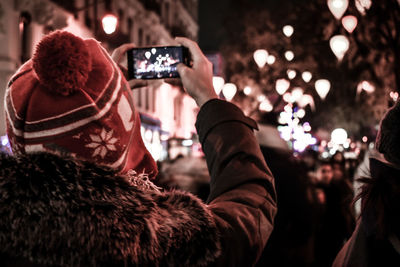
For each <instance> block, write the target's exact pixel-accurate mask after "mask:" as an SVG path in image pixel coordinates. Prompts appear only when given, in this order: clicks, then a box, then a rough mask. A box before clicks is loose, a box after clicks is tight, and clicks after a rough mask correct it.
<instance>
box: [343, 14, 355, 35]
mask: <svg viewBox="0 0 400 267" xmlns="http://www.w3.org/2000/svg"><path fill="white" fill-rule="evenodd" d="M357 22H358V21H357V17H356V16H353V15H348V16H345V17H343V18H342V25H343V27H344V28H345V29H346V31H347V32H348V33H352V32H353V31H354V29H355V28H356V27H357Z"/></svg>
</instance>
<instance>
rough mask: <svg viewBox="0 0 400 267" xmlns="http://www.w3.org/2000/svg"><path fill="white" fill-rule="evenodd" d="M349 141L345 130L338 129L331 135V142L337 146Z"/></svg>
mask: <svg viewBox="0 0 400 267" xmlns="http://www.w3.org/2000/svg"><path fill="white" fill-rule="evenodd" d="M346 141H347V132H346V130H345V129H343V128H337V129H335V130H333V131H332V133H331V142H332V143H334V144H336V145H343V144H344V143H345V142H346Z"/></svg>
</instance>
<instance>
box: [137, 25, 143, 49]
mask: <svg viewBox="0 0 400 267" xmlns="http://www.w3.org/2000/svg"><path fill="white" fill-rule="evenodd" d="M138 45H139V46H141V45H143V29H142V28H140V29H139V31H138Z"/></svg>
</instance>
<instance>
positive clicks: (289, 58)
mask: <svg viewBox="0 0 400 267" xmlns="http://www.w3.org/2000/svg"><path fill="white" fill-rule="evenodd" d="M285 58H286V59H287V61H292V60H293V58H294V53H293V51H290V50H289V51H286V52H285Z"/></svg>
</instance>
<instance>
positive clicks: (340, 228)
mask: <svg viewBox="0 0 400 267" xmlns="http://www.w3.org/2000/svg"><path fill="white" fill-rule="evenodd" d="M341 170H342V169H341V168H340V166H339V169H336V170H335V169H334V168H333V166H332V163H331V162H330V161H321V163H320V165H319V167H318V169H317V179H318V183H317V188H318V189H319V190H321V191H319V199H320V200H321V201H322V202H321V204H322V210H323V211H322V213H321V218H320V227H319V229H318V232H317V237H316V245H315V248H316V250H315V251H316V252H315V254H316V262H315V266H331V264H332V262H333V260H334V258H335V256H336V254H337V253H338V251H339V250H340V248H341V247H342V246H343V244H344V242H345V241H346V240H347V239H348V238H349V237H350V235H351V233H352V231H353V229H354V225H355V218H354V212H353V208H352V200H353V191H352V187H351V184H350V183H349V182H348V181H347V180H345V179H344V176H343V173H342V171H341Z"/></svg>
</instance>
